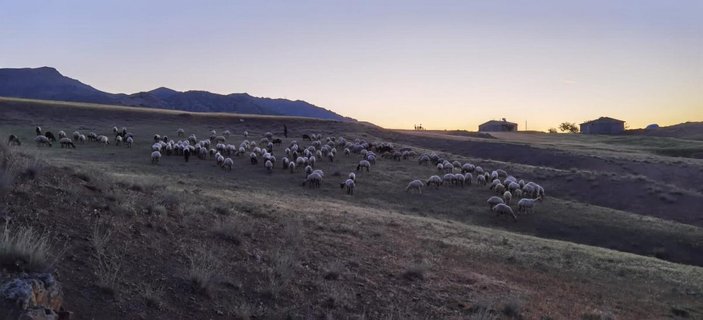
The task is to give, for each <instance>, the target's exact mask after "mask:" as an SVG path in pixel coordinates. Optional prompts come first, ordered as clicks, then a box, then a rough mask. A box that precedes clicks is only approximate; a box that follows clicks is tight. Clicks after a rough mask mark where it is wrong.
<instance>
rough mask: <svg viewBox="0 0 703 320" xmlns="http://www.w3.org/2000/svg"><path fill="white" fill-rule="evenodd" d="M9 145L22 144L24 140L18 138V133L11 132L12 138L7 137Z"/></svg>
mask: <svg viewBox="0 0 703 320" xmlns="http://www.w3.org/2000/svg"><path fill="white" fill-rule="evenodd" d="M7 145H8V146H21V145H22V142H20V138H18V137H17V136H16V135H14V134H11V135H10V138H9V139H7Z"/></svg>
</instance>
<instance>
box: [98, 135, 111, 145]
mask: <svg viewBox="0 0 703 320" xmlns="http://www.w3.org/2000/svg"><path fill="white" fill-rule="evenodd" d="M98 142H100V143H102V144H104V145H108V144H110V139H109V138H108V137H106V136H98Z"/></svg>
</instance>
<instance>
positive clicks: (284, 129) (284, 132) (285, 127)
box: [283, 124, 288, 138]
mask: <svg viewBox="0 0 703 320" xmlns="http://www.w3.org/2000/svg"><path fill="white" fill-rule="evenodd" d="M283 136H284V137H286V138H288V127H287V126H286V125H285V124H284V125H283Z"/></svg>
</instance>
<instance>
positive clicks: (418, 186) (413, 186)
mask: <svg viewBox="0 0 703 320" xmlns="http://www.w3.org/2000/svg"><path fill="white" fill-rule="evenodd" d="M423 185H424V183H423V182H422V181H421V180H413V181H410V183H408V186H407V187H405V192H410V190H417V192H419V193H420V194H422V186H423Z"/></svg>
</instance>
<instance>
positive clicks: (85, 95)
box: [0, 67, 356, 121]
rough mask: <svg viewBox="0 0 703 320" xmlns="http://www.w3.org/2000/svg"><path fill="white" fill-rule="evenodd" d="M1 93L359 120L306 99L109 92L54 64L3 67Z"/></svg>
mask: <svg viewBox="0 0 703 320" xmlns="http://www.w3.org/2000/svg"><path fill="white" fill-rule="evenodd" d="M0 96H4V97H16V98H27V99H44V100H59V101H76V102H90V103H100V104H113V105H124V106H140V107H150V108H161V109H173V110H184V111H193V112H231V113H245V114H265V115H283V116H302V117H310V118H320V119H331V120H340V121H356V120H354V119H352V118H348V117H344V116H341V115H339V114H337V113H334V112H332V111H331V110H328V109H324V108H320V107H318V106H315V105H313V104H310V103H308V102H305V101H301V100H295V101H292V100H286V99H271V98H259V97H253V96H251V95H249V94H246V93H232V94H227V95H222V94H216V93H212V92H208V91H195V90H193V91H185V92H180V91H176V90H173V89H169V88H164V87H160V88H157V89H154V90H151V91H146V92H138V93H134V94H124V93H118V94H114V93H108V92H104V91H100V90H98V89H95V88H93V87H91V86H89V85H87V84H84V83H82V82H80V81H78V80H75V79H71V78H69V77H66V76H64V75H62V74H61V73H60V72H59V71H57V70H56V69H54V68H50V67H41V68H17V69H14V68H12V69H11V68H7V69H0Z"/></svg>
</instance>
